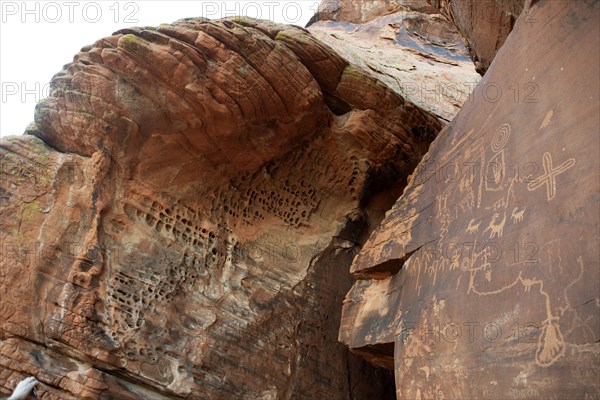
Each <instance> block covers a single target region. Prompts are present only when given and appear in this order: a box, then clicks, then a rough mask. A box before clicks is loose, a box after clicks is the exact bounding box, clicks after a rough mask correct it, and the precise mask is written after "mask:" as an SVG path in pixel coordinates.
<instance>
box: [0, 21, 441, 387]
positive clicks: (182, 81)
mask: <svg viewBox="0 0 600 400" xmlns="http://www.w3.org/2000/svg"><path fill="white" fill-rule="evenodd" d="M440 128H441V124H440V122H438V119H437V118H436V117H435V116H433V115H432V114H430V113H428V112H426V111H423V110H422V109H420V108H419V107H417V106H415V105H413V104H412V103H410V102H409V101H406V100H405V99H404V98H402V97H401V96H400V95H398V94H397V93H396V92H394V91H393V90H391V89H389V88H388V87H387V86H385V85H384V84H382V83H380V82H379V81H378V80H376V79H375V78H373V77H371V76H370V75H369V74H368V73H366V72H364V71H363V70H361V69H360V68H358V67H356V66H354V65H350V64H349V63H348V62H347V61H346V60H345V59H343V58H341V57H340V56H338V55H337V54H336V53H335V52H333V51H332V50H331V49H330V48H329V47H327V46H326V45H324V44H322V43H321V42H319V41H318V40H316V39H315V38H314V37H312V36H311V35H310V34H309V33H308V32H307V31H306V30H303V29H301V28H295V27H288V26H282V25H276V24H270V23H267V22H256V21H253V20H249V19H239V18H236V19H229V20H222V21H218V22H210V21H206V20H197V19H190V20H182V21H179V22H177V23H175V24H166V25H161V26H160V27H159V28H156V29H154V28H139V29H126V30H123V31H120V32H117V33H115V34H114V35H112V36H110V37H107V38H104V39H101V40H99V41H97V42H96V43H94V44H93V45H92V46H88V47H86V48H84V49H82V51H81V52H80V53H79V54H77V56H76V57H75V59H74V61H73V62H72V63H70V64H69V65H67V66H66V68H65V70H64V71H62V72H61V73H59V74H57V75H56V76H55V77H54V78H53V80H52V90H51V94H50V97H49V98H48V99H46V100H45V101H44V102H42V103H40V104H39V105H38V107H37V110H36V118H35V124H34V125H32V126H31V127H30V128H29V130H28V132H27V133H28V134H29V135H26V136H23V137H15V138H9V139H4V140H2V141H1V142H0V157H1V159H0V160H1V163H2V181H1V183H0V199H1V203H0V210H1V216H2V218H1V220H0V223H1V230H0V241H1V243H2V257H1V264H0V277H1V279H0V387H1V389H0V392H2V393H4V392H6V389H7V388H8V387H9V384H10V383H9V382H10V381H11V380H13V379H19V378H22V377H24V376H26V375H34V376H36V377H37V378H38V379H39V380H40V381H41V382H42V385H41V386H40V388H39V390H38V394H39V395H40V396H41V398H44V399H98V398H99V399H166V398H186V399H346V398H352V399H372V398H389V395H391V396H393V393H389V392H386V391H387V390H389V385H388V386H386V384H389V382H388V381H386V376H388V377H389V374H388V375H386V373H385V372H381V371H375V370H374V369H373V368H371V367H369V366H368V365H366V363H365V362H364V361H362V360H360V359H358V358H357V357H355V356H353V355H351V354H348V352H347V349H346V348H345V347H344V346H342V345H341V344H339V343H338V342H337V332H338V327H339V323H340V321H339V318H340V317H339V310H340V306H341V301H342V299H343V296H344V294H345V293H346V292H347V291H348V289H349V288H350V286H351V284H352V278H351V277H350V276H349V274H348V273H347V271H348V268H349V267H350V264H351V261H352V259H353V257H354V255H355V254H356V253H357V251H358V249H359V247H360V246H361V244H362V242H363V240H364V238H365V237H366V235H368V233H369V232H370V231H371V230H372V229H373V228H374V226H375V225H376V224H377V223H378V222H379V221H380V220H381V218H383V213H384V211H385V210H387V209H388V208H389V207H390V206H391V205H392V203H393V202H394V200H395V199H396V198H397V197H398V195H399V194H400V191H401V190H402V187H403V185H404V184H405V182H406V177H407V175H408V174H409V173H410V172H411V171H412V170H413V169H414V167H415V166H416V164H417V163H418V162H419V160H420V159H421V158H422V156H423V155H424V154H425V152H426V151H427V148H428V145H429V143H430V142H431V141H432V140H433V138H434V137H435V135H436V134H437V132H438V131H439V130H440Z"/></svg>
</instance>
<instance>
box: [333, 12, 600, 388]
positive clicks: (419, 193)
mask: <svg viewBox="0 0 600 400" xmlns="http://www.w3.org/2000/svg"><path fill="white" fill-rule="evenodd" d="M536 7H537V8H536V10H537V11H536V16H537V17H538V21H540V22H538V23H531V21H530V20H528V18H527V15H525V14H523V15H522V16H521V17H520V19H519V20H518V21H517V23H516V26H515V29H514V30H513V32H512V33H511V34H510V36H509V37H508V40H507V42H506V44H505V45H504V46H503V47H502V49H501V50H500V51H499V53H498V55H497V56H496V58H495V59H494V62H493V63H492V64H491V66H490V69H489V70H488V71H487V73H486V75H485V76H484V78H483V80H482V81H481V83H480V84H479V85H478V86H477V88H475V91H474V93H473V96H472V99H473V100H472V101H469V102H467V103H466V104H465V105H464V107H463V109H462V110H461V111H460V112H459V114H458V116H457V117H456V119H455V120H454V121H453V122H452V123H451V124H450V125H449V126H448V127H447V128H446V129H444V130H443V131H442V133H440V135H439V136H438V137H437V139H436V140H435V141H434V142H433V144H432V146H431V148H430V150H429V152H428V154H427V155H426V156H425V158H424V160H423V161H422V162H421V163H420V164H419V166H418V167H417V170H416V171H415V173H414V174H413V175H412V176H411V178H410V180H409V184H408V186H407V187H406V189H405V190H404V193H403V195H402V196H401V197H400V198H399V200H398V201H397V202H396V204H395V205H394V207H393V208H392V210H391V211H390V212H388V213H387V215H386V217H385V219H384V221H383V222H382V223H381V225H380V226H379V227H378V228H377V229H376V230H375V232H374V233H373V234H372V235H371V236H370V238H369V239H368V241H367V242H366V244H365V246H364V248H363V250H362V251H361V252H360V253H359V255H358V256H357V257H356V259H355V260H354V262H353V265H352V268H351V272H352V273H353V274H354V276H355V277H356V278H357V282H356V283H355V284H354V286H353V288H352V289H351V291H350V292H349V293H348V294H347V296H346V298H345V300H344V309H343V315H342V326H341V329H340V335H339V338H340V341H342V342H343V343H345V344H347V345H348V346H349V347H350V348H351V349H352V350H353V351H354V352H356V353H358V354H361V355H362V356H363V357H365V358H366V359H368V360H369V361H370V362H372V363H373V364H374V365H380V366H384V367H387V368H391V367H393V368H394V369H395V376H396V388H397V398H398V399H401V398H402V399H404V398H406V399H438V398H445V399H467V398H468V399H507V398H525V397H526V398H537V399H550V398H560V399H563V398H582V399H583V398H590V399H597V398H600V385H599V382H600V365H599V364H598V359H599V357H600V298H599V293H600V275H599V273H600V269H599V261H598V260H599V259H600V254H599V248H598V239H599V238H600V235H599V233H598V227H599V226H600V220H599V215H598V204H599V200H600V198H599V196H600V188H599V182H600V172H599V171H600V160H599V154H600V146H599V142H598V137H597V134H598V129H599V122H598V108H599V104H600V101H599V98H598V94H599V93H600V82H599V79H598V74H597V71H596V70H595V67H594V64H593V62H592V60H597V59H598V58H599V57H600V54H599V49H600V43H599V40H600V39H599V38H600V32H599V28H600V27H599V25H598V20H599V18H600V7H599V4H598V2H595V1H588V2H586V1H580V2H566V1H550V0H548V1H540V2H538V3H536ZM511 88H512V90H511ZM500 91H502V92H501V93H500Z"/></svg>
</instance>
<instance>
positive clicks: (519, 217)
mask: <svg viewBox="0 0 600 400" xmlns="http://www.w3.org/2000/svg"><path fill="white" fill-rule="evenodd" d="M526 208H527V207H523V209H522V210H519V211H517V210H518V209H519V207H515V208H514V209H513V210H512V213H511V215H510V220H511V221H512V223H513V224H516V223H517V222H521V221H523V214H524V213H525V209H526Z"/></svg>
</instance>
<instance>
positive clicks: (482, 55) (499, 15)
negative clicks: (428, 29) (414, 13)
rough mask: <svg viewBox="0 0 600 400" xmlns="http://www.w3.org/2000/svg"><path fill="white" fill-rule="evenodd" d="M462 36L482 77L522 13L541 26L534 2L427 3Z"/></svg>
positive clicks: (449, 0) (458, 0)
mask: <svg viewBox="0 0 600 400" xmlns="http://www.w3.org/2000/svg"><path fill="white" fill-rule="evenodd" d="M428 1H429V2H430V3H431V4H432V5H433V6H435V7H436V8H437V9H438V10H439V11H440V12H441V13H442V14H443V15H444V16H446V17H447V18H448V19H449V20H450V21H452V23H453V24H454V25H455V26H456V27H457V29H458V30H459V31H460V32H461V33H462V35H463V37H464V38H465V41H466V42H467V44H468V48H469V51H470V54H471V58H472V59H473V62H474V63H475V66H476V68H477V71H478V72H479V73H480V74H481V75H483V74H484V73H485V71H487V69H488V68H489V66H490V64H491V62H492V60H493V59H494V57H495V56H496V53H497V52H498V50H499V49H500V48H501V47H502V45H503V44H504V42H505V41H506V38H507V37H508V34H509V33H510V32H511V30H512V29H513V26H514V24H515V21H516V20H517V18H518V17H519V16H520V15H521V14H522V13H523V12H525V14H526V16H525V17H524V19H526V20H527V22H529V23H541V22H542V20H541V19H539V18H538V15H537V11H538V8H537V6H536V5H535V3H536V2H537V0H501V1H500V0H492V1H473V0H428Z"/></svg>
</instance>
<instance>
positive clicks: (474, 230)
mask: <svg viewBox="0 0 600 400" xmlns="http://www.w3.org/2000/svg"><path fill="white" fill-rule="evenodd" d="M479 225H481V221H479V222H478V223H477V224H476V223H475V219H474V218H473V219H472V220H470V221H469V226H467V233H477V232H479Z"/></svg>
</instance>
